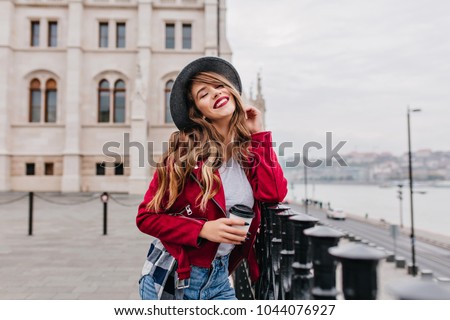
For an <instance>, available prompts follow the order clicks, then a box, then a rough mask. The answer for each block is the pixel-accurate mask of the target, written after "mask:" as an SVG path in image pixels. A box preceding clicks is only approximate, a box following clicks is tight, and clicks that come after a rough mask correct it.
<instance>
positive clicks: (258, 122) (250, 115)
mask: <svg viewBox="0 0 450 320" xmlns="http://www.w3.org/2000/svg"><path fill="white" fill-rule="evenodd" d="M244 112H245V120H246V122H245V123H246V125H247V129H248V130H249V131H250V133H252V134H253V133H257V132H260V131H262V129H263V121H262V113H261V111H259V110H258V109H257V108H255V107H253V106H244Z"/></svg>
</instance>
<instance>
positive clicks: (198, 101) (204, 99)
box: [191, 82, 236, 123]
mask: <svg viewBox="0 0 450 320" xmlns="http://www.w3.org/2000/svg"><path fill="white" fill-rule="evenodd" d="M191 94H192V97H193V99H194V102H195V105H196V106H197V108H198V109H199V110H200V112H201V113H202V114H203V116H205V117H206V118H207V119H209V120H210V121H211V123H214V122H216V121H223V120H226V119H228V121H229V120H230V119H231V117H232V115H233V113H234V110H235V109H236V103H235V101H234V97H233V95H232V94H231V92H230V91H229V90H228V88H227V87H226V86H224V85H212V84H207V83H203V82H194V83H193V84H192V90H191Z"/></svg>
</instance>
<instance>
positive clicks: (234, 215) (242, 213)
mask: <svg viewBox="0 0 450 320" xmlns="http://www.w3.org/2000/svg"><path fill="white" fill-rule="evenodd" d="M254 216H255V213H254V212H253V210H252V208H249V207H247V206H245V205H243V204H237V205H234V206H232V207H231V208H230V218H231V219H241V220H244V221H245V222H247V225H245V226H237V225H234V226H233V227H234V228H238V229H240V230H244V231H247V232H248V229H249V228H250V224H251V223H252V220H253V217H254Z"/></svg>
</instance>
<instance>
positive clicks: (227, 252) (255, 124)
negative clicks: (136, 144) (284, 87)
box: [136, 57, 287, 299]
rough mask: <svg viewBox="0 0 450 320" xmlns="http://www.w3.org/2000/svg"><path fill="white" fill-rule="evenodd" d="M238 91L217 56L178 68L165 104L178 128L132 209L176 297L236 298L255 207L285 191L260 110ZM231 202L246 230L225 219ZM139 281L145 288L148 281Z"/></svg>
mask: <svg viewBox="0 0 450 320" xmlns="http://www.w3.org/2000/svg"><path fill="white" fill-rule="evenodd" d="M241 91H242V86H241V81H240V78H239V75H238V73H237V71H236V70H235V69H234V67H233V66H232V65H231V64H230V63H228V62H227V61H225V60H223V59H220V58H217V57H203V58H200V59H197V60H195V61H193V62H191V63H190V64H189V65H187V66H186V67H185V68H184V69H183V70H182V71H181V73H180V74H179V75H178V77H177V79H176V80H175V83H174V85H173V88H172V92H171V99H170V108H171V114H172V118H173V120H174V123H175V125H176V126H177V128H178V129H179V131H177V132H174V133H173V134H172V135H171V137H170V140H169V148H168V150H167V152H166V153H165V154H164V155H163V157H162V160H161V162H160V165H159V166H158V168H157V170H156V172H155V175H154V177H153V180H152V181H151V183H150V187H149V189H148V190H147V193H146V194H145V197H144V201H143V202H142V203H141V205H140V206H139V211H138V215H137V219H136V220H137V226H138V228H139V229H140V230H141V231H142V232H144V233H147V234H149V235H151V236H153V237H155V238H157V239H159V240H160V242H161V243H162V245H163V246H164V248H165V249H166V250H167V251H168V253H170V255H171V256H173V257H174V258H175V260H176V274H177V277H178V279H177V281H176V284H177V285H176V287H178V288H180V287H182V288H183V291H182V297H183V299H236V296H235V293H234V289H233V288H232V287H231V286H230V283H229V280H228V276H229V274H230V273H231V272H233V270H234V269H235V268H236V267H237V266H238V264H239V263H240V262H241V261H242V259H244V258H246V259H248V264H249V268H250V276H251V279H252V281H256V280H257V279H258V276H259V270H258V265H257V260H256V257H255V252H254V248H253V244H254V242H255V238H256V235H257V232H258V227H259V224H260V221H261V214H260V202H270V203H276V202H280V201H282V200H283V199H284V197H285V196H286V193H287V182H286V179H285V178H284V176H283V172H282V169H281V167H280V165H279V163H278V161H277V158H276V155H275V153H274V151H273V149H272V139H271V133H270V132H268V131H262V116H261V113H260V111H259V110H258V109H256V108H255V107H251V106H244V104H243V102H242V99H241V97H240V93H241ZM236 204H241V205H245V206H247V207H250V208H253V211H254V213H255V217H254V218H253V220H252V222H251V224H250V227H249V231H248V232H246V231H242V230H240V229H238V228H236V226H242V225H244V224H245V222H244V221H243V220H241V219H231V218H228V217H229V209H230V208H231V207H232V206H233V205H236ZM144 281H146V282H147V283H146V284H145V285H149V283H148V282H149V281H150V286H152V285H153V283H151V282H152V281H154V279H152V277H150V278H146V279H145V280H144ZM180 283H182V284H183V285H182V286H181V285H180ZM142 285H143V284H142V283H141V286H142ZM178 296H180V295H178Z"/></svg>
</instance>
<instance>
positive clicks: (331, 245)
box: [234, 204, 450, 300]
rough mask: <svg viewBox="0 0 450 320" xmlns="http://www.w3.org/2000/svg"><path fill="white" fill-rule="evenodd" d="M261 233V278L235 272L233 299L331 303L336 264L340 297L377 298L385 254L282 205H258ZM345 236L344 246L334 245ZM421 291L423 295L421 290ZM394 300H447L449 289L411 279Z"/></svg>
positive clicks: (244, 271) (336, 294)
mask: <svg viewBox="0 0 450 320" xmlns="http://www.w3.org/2000/svg"><path fill="white" fill-rule="evenodd" d="M261 216H262V218H261V219H262V220H261V226H260V232H259V235H258V238H257V241H256V246H255V247H256V250H257V252H256V256H257V257H258V259H259V261H258V264H259V268H260V274H261V276H260V278H259V280H258V281H257V283H255V284H254V285H253V286H252V285H251V284H250V282H249V278H248V270H247V268H248V267H247V264H245V263H243V264H241V265H240V266H239V267H238V268H237V270H236V272H235V274H234V281H235V290H236V296H237V298H238V299H257V300H310V299H314V300H322V299H327V300H334V299H337V298H338V297H339V298H340V296H339V295H340V292H338V290H337V289H336V268H337V265H338V263H340V264H341V267H342V270H341V273H340V274H341V279H340V280H341V283H342V294H343V298H345V299H347V300H357V299H364V300H373V299H376V298H377V293H378V287H377V282H378V281H377V276H378V275H377V266H378V263H379V261H380V260H381V259H384V258H386V257H388V254H387V253H386V252H385V251H382V250H379V249H376V248H374V247H371V246H369V245H367V244H364V243H362V242H359V241H357V240H358V239H356V238H357V237H355V236H354V235H351V234H345V233H343V232H341V231H338V230H335V229H333V228H330V227H327V226H324V225H322V224H321V223H320V221H319V219H317V218H315V217H313V216H311V215H308V214H304V213H300V212H295V211H293V210H291V209H290V207H288V206H285V205H283V204H264V205H263V206H262V213H261ZM342 238H347V239H348V240H349V241H347V243H346V244H341V245H340V244H339V242H340V240H341V239H342ZM424 286H425V287H426V289H427V290H428V292H432V294H431V295H430V294H426V292H425V291H424V290H423V289H422V287H424ZM392 292H393V293H394V295H395V296H396V297H397V298H398V299H411V297H413V299H430V297H432V298H431V299H450V291H448V290H447V289H445V288H443V287H442V286H440V285H439V284H437V283H435V282H431V281H428V282H427V283H426V284H424V282H423V281H418V280H414V279H411V281H409V282H407V283H406V284H402V285H399V286H397V287H396V288H393V290H392Z"/></svg>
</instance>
